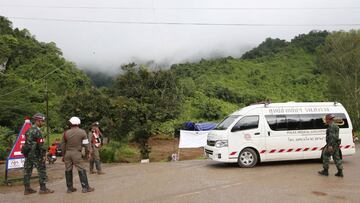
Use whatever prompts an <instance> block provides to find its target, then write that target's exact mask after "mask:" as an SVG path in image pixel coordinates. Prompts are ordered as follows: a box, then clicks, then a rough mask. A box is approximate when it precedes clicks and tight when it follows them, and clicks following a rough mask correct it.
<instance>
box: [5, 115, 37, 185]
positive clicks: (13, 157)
mask: <svg viewBox="0 0 360 203" xmlns="http://www.w3.org/2000/svg"><path fill="white" fill-rule="evenodd" d="M29 128H31V122H30V120H29V119H28V118H26V119H25V122H24V125H23V126H22V127H21V130H20V132H19V134H18V136H17V138H16V141H15V143H14V146H13V148H12V149H11V152H10V154H9V157H8V158H7V159H6V168H5V182H8V170H10V169H19V168H23V167H24V163H25V157H24V155H23V154H22V153H21V148H22V146H23V145H24V144H25V140H26V137H25V133H26V131H27V130H28V129H29Z"/></svg>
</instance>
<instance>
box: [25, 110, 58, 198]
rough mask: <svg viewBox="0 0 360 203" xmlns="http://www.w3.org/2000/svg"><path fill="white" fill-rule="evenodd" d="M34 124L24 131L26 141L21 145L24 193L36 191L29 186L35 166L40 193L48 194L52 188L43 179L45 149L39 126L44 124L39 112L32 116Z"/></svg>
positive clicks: (44, 178) (42, 116)
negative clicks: (23, 159) (23, 158)
mask: <svg viewBox="0 0 360 203" xmlns="http://www.w3.org/2000/svg"><path fill="white" fill-rule="evenodd" d="M33 119H34V121H35V124H34V125H33V126H32V127H31V128H30V129H29V130H28V131H27V132H26V133H25V135H26V141H25V145H24V146H23V148H24V149H27V150H22V151H24V152H25V151H26V153H25V154H24V156H25V163H24V186H25V191H24V195H28V194H32V193H36V191H35V190H33V189H32V188H31V187H30V178H31V174H32V170H33V167H34V166H35V167H36V169H37V171H38V174H39V183H40V191H39V193H40V194H48V193H53V192H54V191H53V190H50V189H48V188H46V185H45V180H46V166H45V161H46V156H45V155H46V149H45V148H44V146H43V145H44V140H45V137H44V135H43V133H42V132H41V130H40V128H41V127H42V126H43V124H44V120H45V116H44V115H43V114H41V113H36V114H35V115H34V116H33Z"/></svg>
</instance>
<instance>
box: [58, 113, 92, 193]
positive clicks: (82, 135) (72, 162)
mask: <svg viewBox="0 0 360 203" xmlns="http://www.w3.org/2000/svg"><path fill="white" fill-rule="evenodd" d="M69 122H70V129H69V130H66V131H65V132H64V134H63V139H62V144H61V149H62V153H63V161H65V178H66V186H67V188H68V189H67V192H68V193H72V192H75V191H76V188H74V186H73V172H72V170H73V166H75V167H76V168H77V170H78V173H79V178H80V183H81V186H82V192H83V193H86V192H92V191H94V188H92V187H90V186H89V182H88V179H87V175H86V170H85V167H84V166H83V164H82V163H81V162H82V157H81V149H82V146H85V149H86V150H87V151H90V152H91V149H90V148H89V140H88V138H87V135H86V132H85V130H83V129H81V128H80V127H79V126H80V124H81V121H80V119H79V118H78V117H71V118H70V120H69Z"/></svg>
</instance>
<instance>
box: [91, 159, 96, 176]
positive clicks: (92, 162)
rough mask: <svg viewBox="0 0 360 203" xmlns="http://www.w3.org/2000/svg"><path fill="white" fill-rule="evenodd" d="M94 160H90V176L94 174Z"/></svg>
mask: <svg viewBox="0 0 360 203" xmlns="http://www.w3.org/2000/svg"><path fill="white" fill-rule="evenodd" d="M94 173H95V172H94V160H92V159H91V160H90V174H94Z"/></svg>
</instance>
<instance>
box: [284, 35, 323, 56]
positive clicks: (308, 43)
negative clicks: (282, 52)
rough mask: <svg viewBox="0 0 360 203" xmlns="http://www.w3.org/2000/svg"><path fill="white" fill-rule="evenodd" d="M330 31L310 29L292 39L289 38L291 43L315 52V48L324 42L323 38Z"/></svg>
mask: <svg viewBox="0 0 360 203" xmlns="http://www.w3.org/2000/svg"><path fill="white" fill-rule="evenodd" d="M329 34H330V33H329V32H328V31H326V30H324V31H316V30H313V31H310V32H309V33H308V34H301V35H298V36H296V37H295V38H294V39H292V40H291V44H292V45H295V46H298V47H301V48H303V49H304V50H306V51H308V52H310V53H315V51H316V48H317V47H318V46H320V45H322V44H324V42H325V38H326V37H327V36H328V35H329Z"/></svg>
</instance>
